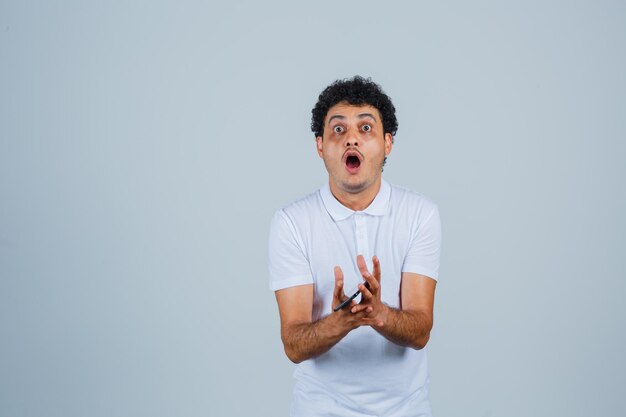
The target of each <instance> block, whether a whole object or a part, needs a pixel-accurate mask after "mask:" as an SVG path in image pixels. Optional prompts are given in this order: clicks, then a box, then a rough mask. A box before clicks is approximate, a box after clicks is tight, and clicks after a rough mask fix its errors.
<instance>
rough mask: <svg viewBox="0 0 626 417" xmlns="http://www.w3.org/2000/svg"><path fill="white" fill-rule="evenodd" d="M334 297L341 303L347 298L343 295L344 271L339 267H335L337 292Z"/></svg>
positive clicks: (335, 291)
mask: <svg viewBox="0 0 626 417" xmlns="http://www.w3.org/2000/svg"><path fill="white" fill-rule="evenodd" d="M333 296H334V297H335V299H336V300H339V301H340V302H342V301H343V300H344V299H345V298H346V296H345V294H344V293H343V271H342V270H341V268H340V267H338V266H336V267H335V290H334V292H333Z"/></svg>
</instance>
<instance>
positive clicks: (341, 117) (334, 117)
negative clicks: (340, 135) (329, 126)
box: [327, 114, 346, 123]
mask: <svg viewBox="0 0 626 417" xmlns="http://www.w3.org/2000/svg"><path fill="white" fill-rule="evenodd" d="M345 118H346V116H342V115H340V114H336V115H334V116H331V117H330V119H328V122H327V123H330V122H332V121H333V119H341V120H345Z"/></svg>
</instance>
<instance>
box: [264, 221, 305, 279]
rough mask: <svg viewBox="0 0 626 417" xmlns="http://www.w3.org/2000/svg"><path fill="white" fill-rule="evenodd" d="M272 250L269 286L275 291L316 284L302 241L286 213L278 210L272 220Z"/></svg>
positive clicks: (270, 239) (269, 245)
mask: <svg viewBox="0 0 626 417" xmlns="http://www.w3.org/2000/svg"><path fill="white" fill-rule="evenodd" d="M268 249H269V254H268V255H269V258H268V259H269V261H268V267H269V281H270V282H269V284H270V289H271V290H272V291H277V290H280V289H283V288H288V287H294V286H296V285H305V284H312V283H313V275H312V273H311V267H310V265H309V261H308V259H307V257H306V254H305V251H304V249H303V244H302V241H301V239H300V238H299V236H298V233H297V230H296V228H295V227H294V224H293V222H292V221H291V219H289V217H288V216H287V215H286V214H285V212H284V211H283V210H278V211H277V212H276V213H275V214H274V217H273V219H272V223H271V226H270V235H269V244H268Z"/></svg>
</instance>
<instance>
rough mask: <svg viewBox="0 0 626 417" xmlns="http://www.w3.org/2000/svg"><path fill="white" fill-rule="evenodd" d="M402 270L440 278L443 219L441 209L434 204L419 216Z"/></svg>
mask: <svg viewBox="0 0 626 417" xmlns="http://www.w3.org/2000/svg"><path fill="white" fill-rule="evenodd" d="M410 242H411V243H410V245H409V249H408V252H407V255H406V257H405V259H404V264H403V265H402V272H412V273H414V274H420V275H425V276H427V277H429V278H432V279H434V280H438V279H439V258H440V255H441V219H440V217H439V209H438V208H437V206H436V205H435V204H432V209H431V210H427V211H426V213H425V214H424V215H423V216H420V217H418V221H417V224H416V225H415V226H414V227H413V230H412V236H411V241H410Z"/></svg>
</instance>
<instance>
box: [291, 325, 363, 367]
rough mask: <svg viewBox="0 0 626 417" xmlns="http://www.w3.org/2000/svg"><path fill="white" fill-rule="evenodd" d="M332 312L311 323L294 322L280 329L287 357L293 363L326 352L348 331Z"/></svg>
mask: <svg viewBox="0 0 626 417" xmlns="http://www.w3.org/2000/svg"><path fill="white" fill-rule="evenodd" d="M337 314H338V313H333V314H331V315H329V316H326V317H324V318H322V319H320V320H317V321H314V322H312V323H294V324H288V325H285V326H284V327H283V328H282V329H281V336H282V339H283V345H284V347H285V353H286V354H287V357H288V358H289V359H290V360H291V361H292V362H295V363H300V362H302V361H304V360H306V359H311V358H314V357H316V356H319V355H321V354H322V353H325V352H327V351H328V350H330V348H331V347H333V346H334V345H335V344H337V342H339V341H340V340H341V339H343V338H344V336H345V335H347V334H348V333H349V332H350V330H351V329H350V328H346V326H342V325H341V324H340V323H339V321H338V320H337Z"/></svg>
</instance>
